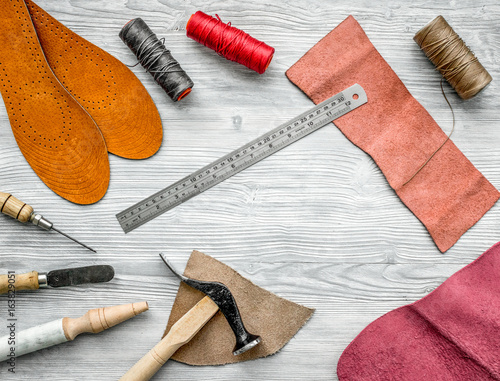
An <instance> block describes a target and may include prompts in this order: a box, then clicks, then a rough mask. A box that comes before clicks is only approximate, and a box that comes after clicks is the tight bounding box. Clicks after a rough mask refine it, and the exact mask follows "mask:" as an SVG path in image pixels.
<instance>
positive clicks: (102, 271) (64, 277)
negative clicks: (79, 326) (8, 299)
mask: <svg viewBox="0 0 500 381" xmlns="http://www.w3.org/2000/svg"><path fill="white" fill-rule="evenodd" d="M114 276H115V270H114V269H113V267H112V266H109V265H95V266H85V267H75V268H71V269H61V270H53V271H49V272H48V273H39V272H36V271H31V272H29V273H25V274H16V273H15V272H14V271H9V273H8V274H6V275H0V294H5V293H8V292H15V291H19V290H37V289H39V288H47V287H65V286H77V285H79V284H85V283H101V282H108V281H110V280H111V279H113V277H114Z"/></svg>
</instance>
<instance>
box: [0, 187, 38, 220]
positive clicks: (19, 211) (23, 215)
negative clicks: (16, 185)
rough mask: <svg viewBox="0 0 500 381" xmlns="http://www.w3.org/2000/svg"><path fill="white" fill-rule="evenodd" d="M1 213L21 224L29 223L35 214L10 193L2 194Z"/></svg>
mask: <svg viewBox="0 0 500 381" xmlns="http://www.w3.org/2000/svg"><path fill="white" fill-rule="evenodd" d="M0 211H1V212H2V213H3V214H6V215H8V216H11V217H12V218H15V219H16V220H19V221H21V222H28V221H29V220H30V217H31V214H32V213H33V208H32V207H31V206H29V205H28V204H25V203H24V202H22V201H20V200H18V199H17V198H15V197H14V196H12V195H11V194H10V193H3V192H0Z"/></svg>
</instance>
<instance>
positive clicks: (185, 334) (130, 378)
mask: <svg viewBox="0 0 500 381" xmlns="http://www.w3.org/2000/svg"><path fill="white" fill-rule="evenodd" d="M218 310H219V307H217V304H215V303H214V302H213V301H212V299H210V298H209V297H208V296H205V297H204V298H203V299H202V300H200V301H199V302H198V304H196V305H195V306H194V307H193V308H191V309H190V310H189V311H188V312H187V313H186V314H185V315H184V316H183V317H181V318H180V319H179V320H178V321H177V322H176V323H175V324H174V325H173V326H172V328H170V331H169V332H168V334H167V335H166V336H165V337H164V338H163V339H162V340H161V341H160V342H159V343H158V344H156V345H155V346H154V347H153V349H151V350H150V351H149V352H148V353H146V355H145V356H144V357H142V358H141V359H140V360H139V361H137V363H136V364H135V365H134V366H133V367H132V368H130V369H129V371H128V372H127V373H125V374H124V375H123V377H122V378H120V381H147V380H149V379H150V378H151V377H153V376H154V374H155V373H156V372H158V370H159V369H160V368H161V367H162V366H163V364H165V363H166V362H167V360H168V359H169V358H170V357H171V356H172V355H173V354H174V353H175V351H177V349H179V348H180V347H181V346H183V345H184V344H186V343H188V342H189V341H190V340H191V339H192V338H193V337H194V336H195V335H196V334H197V333H198V331H199V330H200V329H202V328H203V326H204V325H205V324H207V322H208V321H209V320H210V319H211V318H212V317H213V316H214V315H215V314H216V313H217V311H218Z"/></svg>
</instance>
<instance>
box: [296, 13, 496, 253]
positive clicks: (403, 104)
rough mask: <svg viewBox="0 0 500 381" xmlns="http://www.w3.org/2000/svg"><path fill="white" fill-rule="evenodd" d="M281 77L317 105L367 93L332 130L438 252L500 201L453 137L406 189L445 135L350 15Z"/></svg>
mask: <svg viewBox="0 0 500 381" xmlns="http://www.w3.org/2000/svg"><path fill="white" fill-rule="evenodd" d="M286 75H287V77H288V78H289V79H290V81H292V82H293V83H294V84H295V85H297V86H298V87H299V88H300V89H301V90H302V91H303V92H304V93H305V94H306V95H307V96H308V97H309V98H311V100H312V101H313V102H314V103H316V104H318V103H320V102H322V101H324V100H325V99H327V98H329V97H331V96H332V95H334V94H337V93H339V92H340V91H342V90H343V89H345V88H347V87H349V86H351V85H353V84H354V83H359V84H360V85H361V86H362V87H363V88H364V90H365V91H366V93H367V96H368V103H367V104H365V105H363V106H361V107H360V108H358V109H356V110H354V111H351V112H350V113H348V114H346V115H344V116H343V117H341V118H339V119H337V120H336V121H335V125H336V126H337V127H338V128H339V129H340V130H341V131H342V132H343V133H344V135H345V136H346V137H347V138H348V139H349V140H350V141H351V142H353V143H354V144H355V145H357V146H358V147H359V148H361V149H362V150H363V151H365V152H366V153H368V154H369V155H370V156H371V157H372V158H373V159H374V160H375V162H376V163H377V164H378V166H379V167H380V169H381V170H382V172H383V173H384V175H385V177H386V178H387V181H388V182H389V184H390V186H391V187H392V188H393V189H394V190H395V191H396V193H397V194H398V196H399V198H400V199H401V200H402V201H403V202H404V204H405V205H406V206H407V207H408V208H409V209H410V210H411V211H412V212H413V213H414V214H415V216H416V217H417V218H418V219H419V220H420V221H421V222H422V223H423V224H424V225H425V227H426V228H427V230H428V231H429V233H430V234H431V236H432V239H433V240H434V242H435V243H436V245H437V247H438V248H439V250H441V251H442V252H444V251H446V250H448V249H449V248H450V247H451V246H453V245H454V244H455V242H456V241H457V240H458V239H459V238H460V237H461V236H462V234H464V233H465V232H466V231H467V230H468V229H469V228H470V227H471V226H472V225H474V224H475V223H476V222H477V221H478V220H479V219H480V218H481V217H482V216H483V215H484V213H486V212H487V211H488V210H489V209H490V208H491V207H492V206H493V205H494V204H495V202H496V201H497V200H498V198H499V197H500V193H499V192H498V191H497V190H496V189H495V187H493V185H491V184H490V183H489V182H488V180H487V179H486V178H485V177H484V176H483V175H482V174H481V173H480V172H479V171H478V170H477V169H476V168H475V167H474V165H472V163H471V162H470V161H469V160H468V159H467V158H466V157H465V156H464V155H463V154H462V152H461V151H460V150H459V149H458V148H457V147H456V146H455V144H453V142H452V141H451V140H450V141H448V142H447V143H446V144H445V145H444V146H443V148H441V150H440V151H439V152H438V153H437V154H436V155H435V156H434V157H433V158H432V160H431V161H430V162H429V163H428V164H427V165H426V166H425V167H424V168H423V169H422V170H421V171H420V173H418V175H417V176H415V178H414V179H413V180H412V181H410V182H409V183H408V184H407V185H403V184H404V183H405V182H406V181H407V180H409V179H410V177H411V176H412V175H413V174H414V173H415V172H416V171H417V169H418V168H419V167H420V166H421V165H422V164H423V163H424V162H425V160H426V159H427V158H428V157H429V156H430V155H431V154H432V153H433V152H434V151H435V150H436V149H437V148H438V147H439V146H440V145H441V144H442V142H443V141H444V140H445V139H446V134H445V133H444V132H443V131H442V130H441V128H440V127H439V126H438V124H437V123H436V122H435V121H434V119H432V117H431V116H430V115H429V113H428V112H427V111H426V110H425V109H424V108H423V107H422V105H421V104H420V103H418V102H417V101H416V100H415V98H413V96H412V95H411V94H410V93H409V92H408V90H407V89H406V87H405V85H404V84H403V83H402V82H401V80H400V79H399V78H398V76H397V75H396V73H395V72H394V71H393V70H392V69H391V67H390V66H389V65H388V64H387V62H386V61H385V60H384V59H383V58H382V56H381V55H380V54H379V53H378V51H377V50H376V49H375V47H374V46H373V44H372V43H371V42H370V40H369V39H368V37H367V36H366V34H365V33H364V31H363V29H362V28H361V26H360V25H359V24H358V22H357V21H356V20H355V19H354V18H353V17H352V16H349V17H348V18H347V19H346V20H344V21H343V22H342V23H341V24H340V25H339V26H337V27H336V28H335V29H334V30H333V31H331V32H330V33H329V34H328V35H327V36H325V37H324V38H323V39H322V40H321V41H320V42H318V43H317V44H316V45H315V46H314V47H313V48H311V49H310V50H309V51H308V52H307V53H306V54H305V55H304V56H303V57H302V58H301V59H300V60H299V61H297V62H296V63H295V64H294V65H293V66H292V67H291V68H290V69H289V70H288V71H287V72H286ZM443 102H444V101H443Z"/></svg>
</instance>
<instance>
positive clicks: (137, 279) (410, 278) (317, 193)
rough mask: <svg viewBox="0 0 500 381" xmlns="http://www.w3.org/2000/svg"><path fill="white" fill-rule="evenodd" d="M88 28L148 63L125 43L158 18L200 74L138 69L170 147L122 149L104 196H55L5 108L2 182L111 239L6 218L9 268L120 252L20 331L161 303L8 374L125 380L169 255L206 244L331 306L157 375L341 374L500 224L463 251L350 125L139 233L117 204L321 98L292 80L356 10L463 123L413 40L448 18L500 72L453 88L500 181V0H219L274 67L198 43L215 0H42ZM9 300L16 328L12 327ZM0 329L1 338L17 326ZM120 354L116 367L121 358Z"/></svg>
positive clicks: (153, 312) (0, 322)
mask: <svg viewBox="0 0 500 381" xmlns="http://www.w3.org/2000/svg"><path fill="white" fill-rule="evenodd" d="M37 4H39V5H40V6H41V7H42V8H44V9H46V10H47V11H48V12H49V13H51V14H52V15H53V16H54V17H56V18H57V19H58V20H60V21H61V22H63V23H64V24H65V25H67V26H68V27H69V28H71V29H72V30H73V31H75V32H76V33H79V34H81V35H82V36H83V37H84V38H87V39H88V40H90V41H91V42H93V43H95V44H97V45H98V46H100V47H101V48H103V49H105V50H107V51H108V52H110V53H111V54H113V55H114V56H115V57H117V58H118V59H120V60H121V61H122V62H125V63H129V64H133V63H134V62H135V57H134V56H133V54H132V53H131V52H130V51H129V50H128V49H127V48H126V47H125V45H124V44H123V43H122V42H121V40H120V39H119V37H118V32H119V30H120V29H121V27H122V26H123V25H124V24H125V23H126V22H127V21H129V20H130V19H132V18H135V17H142V18H143V19H144V20H145V21H146V22H147V23H148V24H149V25H150V26H151V28H152V29H153V30H154V31H155V32H156V33H157V34H158V35H159V36H160V37H165V38H166V42H167V46H168V47H169V48H170V49H171V50H172V53H173V55H174V56H175V57H176V58H177V59H178V60H179V62H180V63H181V65H182V66H183V68H184V69H185V70H186V71H187V72H188V74H189V75H190V76H191V78H192V79H193V80H194V82H195V87H194V89H193V92H192V93H191V94H190V95H189V97H187V98H185V99H184V100H182V101H181V102H177V103H173V102H171V100H170V99H169V98H168V96H166V94H165V93H164V92H163V90H162V89H161V88H159V87H158V86H157V85H156V84H155V83H154V80H153V79H152V78H151V76H150V75H149V74H148V73H145V72H144V70H143V69H142V68H140V67H135V68H133V69H132V70H133V71H134V72H135V73H136V75H137V76H138V77H139V79H140V80H141V81H142V82H143V84H144V85H145V86H146V88H147V89H148V91H149V92H150V94H151V96H152V97H153V99H154V101H155V103H156V105H157V107H158V109H159V111H160V115H161V116H162V120H163V123H164V131H165V138H164V142H163V146H162V148H161V149H160V151H159V152H158V153H157V154H156V155H155V156H154V157H152V158H150V159H148V160H144V161H130V160H124V159H121V158H118V157H116V156H113V155H110V165H111V182H110V187H109V190H108V192H107V194H106V196H105V197H104V199H103V200H101V201H100V202H99V203H97V204H95V205H90V206H85V207H83V206H80V205H75V204H71V203H68V202H66V201H64V200H63V199H61V198H59V197H58V196H56V195H55V194H54V193H52V192H51V191H50V190H49V189H48V188H47V187H46V186H45V185H44V184H43V183H42V182H41V181H40V180H39V179H38V177H37V176H36V175H35V174H34V172H33V171H32V170H31V168H30V167H29V165H28V164H27V163H26V161H25V159H24V158H23V156H22V154H21V153H20V151H19V149H18V148H17V145H16V143H15V140H14V138H13V135H12V131H11V130H10V127H9V122H8V117H7V113H6V112H5V108H4V107H3V106H1V107H0V125H1V126H2V128H0V144H1V146H2V150H1V151H0V162H1V163H2V166H0V191H3V192H10V193H12V194H14V195H15V196H16V197H18V198H19V199H21V200H24V201H26V202H29V203H30V204H31V205H32V206H33V207H34V208H35V210H36V211H37V212H39V213H41V214H43V215H44V216H45V217H46V218H48V219H49V220H51V221H52V222H54V224H55V226H56V227H58V228H59V229H61V230H63V231H64V232H66V233H68V234H70V235H72V236H74V237H75V238H77V239H79V240H81V241H82V242H84V243H85V244H87V245H89V246H91V247H93V248H95V249H97V251H98V254H94V253H91V252H88V251H86V250H85V249H83V248H80V247H79V246H76V245H75V244H74V243H72V242H71V241H69V240H67V239H65V238H64V237H61V236H59V235H58V234H57V233H55V232H45V231H42V230H40V229H38V228H36V227H34V226H23V225H21V224H19V223H18V222H16V221H14V220H12V219H10V218H9V217H7V216H4V215H0V224H1V233H0V272H1V273H5V272H6V271H8V270H15V271H16V272H18V273H21V272H27V271H31V270H38V271H47V270H52V269H56V268H64V267H76V266H86V265H90V264H101V263H108V264H111V265H113V266H114V267H115V270H116V278H115V279H114V280H113V281H111V282H110V283H107V284H101V285H84V286H79V287H69V288H64V289H57V290H54V289H52V290H40V291H38V292H25V293H19V294H18V295H17V298H16V303H17V304H16V313H17V314H18V319H19V320H18V326H19V329H23V328H28V327H30V326H33V325H36V324H39V323H43V322H47V321H50V320H53V319H55V318H58V317H62V316H70V317H75V316H79V315H80V314H82V313H83V312H85V311H86V310H87V309H90V308H95V307H98V306H105V305H114V304H121V303H129V302H134V301H140V300H147V301H148V302H149V304H150V311H148V312H146V313H144V314H142V315H140V316H138V317H136V318H134V319H132V320H130V321H128V322H125V323H123V324H121V325H119V326H117V327H114V328H113V329H110V330H108V331H105V332H103V333H101V334H99V335H82V336H81V337H78V338H77V339H76V340H75V341H73V342H69V343H66V344H63V345H60V346H58V347H53V348H49V349H46V350H43V351H40V352H37V353H33V354H30V355H27V356H24V357H21V358H19V359H17V364H16V366H17V368H16V374H15V375H10V374H7V366H6V364H0V373H1V374H2V379H4V376H3V375H4V374H5V375H6V376H5V378H6V379H8V380H10V379H16V380H17V379H19V380H30V379H34V378H35V377H37V378H41V379H50V380H54V381H67V380H68V379H70V380H87V379H88V380H95V381H99V380H111V379H118V378H119V377H120V376H121V375H123V374H124V373H125V372H126V371H127V370H128V369H129V368H130V367H131V366H132V365H133V364H134V363H135V362H136V361H137V360H138V359H139V358H140V357H141V356H142V355H143V354H145V353H146V352H147V351H148V350H149V349H150V348H151V347H152V346H153V345H154V344H156V342H157V341H158V340H159V339H160V337H161V335H162V333H163V329H164V327H165V325H166V322H167V319H168V315H169V312H170V309H171V307H172V304H173V300H174V297H175V294H176V291H177V287H178V281H177V279H175V278H174V277H173V276H172V275H171V274H169V272H168V271H167V269H166V268H165V267H164V266H163V265H162V263H161V261H160V258H159V256H158V253H159V252H164V253H165V254H166V255H167V256H168V257H169V258H170V259H171V260H172V262H173V263H174V264H175V265H176V266H177V267H178V268H183V266H184V265H185V263H186V261H187V259H188V257H189V254H190V252H191V251H192V250H193V249H197V250H200V251H202V252H205V253H206V254H209V255H212V256H214V257H216V258H217V259H219V260H221V261H223V262H225V263H226V264H228V265H230V266H232V267H233V268H235V269H236V270H237V271H239V272H240V273H241V274H242V275H243V276H246V277H248V278H249V279H251V280H252V281H253V282H254V283H256V284H258V285H259V286H262V287H264V288H266V289H268V290H270V291H272V292H275V293H276V294H278V295H280V296H282V297H285V298H288V299H290V300H293V301H295V302H297V303H301V304H304V305H307V306H308V307H312V308H316V309H317V311H316V313H315V314H314V316H313V318H312V319H311V320H310V321H309V322H308V323H307V324H306V326H305V327H304V328H303V329H302V330H300V331H299V333H298V334H297V335H296V336H295V337H294V338H293V339H292V340H291V341H290V343H288V344H287V345H286V346H285V347H284V348H283V350H282V351H281V352H279V353H278V354H276V355H274V356H270V357H268V358H265V359H260V360H256V361H252V362H249V363H240V364H232V365H227V366H223V367H191V366H186V365H184V364H180V363H175V362H170V363H168V364H167V365H166V366H165V367H164V369H162V370H161V371H160V372H159V373H158V375H157V376H156V377H155V379H158V380H160V379H176V380H193V379H203V380H234V379H245V380H332V379H336V364H337V361H338V358H339V357H340V355H341V353H342V351H343V349H344V348H345V347H346V346H347V345H348V344H349V342H350V341H351V340H352V339H354V337H355V336H356V335H357V334H358V333H359V332H360V331H361V330H362V329H363V328H364V327H365V326H366V325H368V324H369V323H370V322H371V321H373V320H375V319H376V318H378V317H379V316H381V315H383V314H384V313H386V312H388V311H390V310H392V309H394V308H397V307H399V306H402V305H405V304H408V303H411V302H413V301H416V300H418V299H420V298H422V297H423V296H425V295H426V294H428V293H429V292H430V291H432V290H433V289H434V288H435V287H437V286H438V285H439V284H441V283H442V282H443V281H444V280H445V279H446V278H447V277H449V276H450V275H451V274H453V273H454V272H456V271H457V270H459V269H460V268H462V267H464V266H465V265H467V264H468V263H470V262H471V261H473V260H474V259H475V258H477V257H478V256H479V255H480V254H481V253H482V252H483V251H484V250H486V249H487V248H488V247H490V246H491V245H493V244H494V243H495V242H496V240H497V237H499V236H500V226H499V224H498V213H499V206H498V205H495V206H494V207H493V208H492V209H491V210H490V211H489V212H488V213H487V214H486V215H485V216H484V217H483V218H482V219H481V220H480V221H479V222H478V223H477V224H476V225H475V226H474V227H473V228H472V229H470V230H469V231H468V232H467V233H466V234H464V236H463V237H462V238H461V239H460V240H459V241H458V243H457V244H456V245H455V246H454V247H452V248H451V249H450V250H449V251H448V252H446V253H445V254H441V253H439V251H438V250H437V248H436V247H435V245H434V243H433V242H432V240H431V238H430V237H429V234H428V233H427V231H426V230H425V228H424V226H423V225H422V224H421V223H420V222H419V221H418V220H417V219H416V218H415V216H414V215H413V214H412V213H411V212H410V211H409V210H408V209H407V208H406V207H405V206H404V205H403V204H402V202H401V201H400V200H399V199H398V197H397V196H396V195H395V193H394V191H393V190H392V189H391V188H390V187H389V185H388V184H387V181H386V180H385V178H384V176H383V175H382V173H381V172H380V170H379V169H378V168H377V166H376V164H375V163H374V162H373V160H372V159H371V158H370V157H369V156H368V155H366V154H365V153H363V152H362V151H361V150H359V149H358V148H357V147H355V146H354V145H353V144H351V143H350V142H349V141H348V140H347V139H346V138H345V137H344V136H343V134H342V133H341V132H340V131H339V130H338V129H336V128H335V127H334V126H333V125H331V126H328V127H325V128H323V129H322V130H320V131H318V132H316V133H314V134H313V135H311V136H309V137H307V138H305V139H303V140H301V141H300V142H298V143H296V144H294V145H292V146H291V147H288V148H286V149H285V150H283V151H281V152H280V153H278V154H276V155H274V156H273V157H271V158H269V159H266V160H265V161H263V162H261V163H259V164H257V165H255V166H254V167H252V168H249V169H248V170H246V171H245V172H244V173H242V174H239V175H237V176H235V177H233V178H231V179H229V180H227V181H226V182H224V183H222V184H219V185H218V186H216V187H214V188H212V189H211V190H209V191H207V192H206V193H204V194H202V195H200V196H198V197H197V198H195V199H193V200H190V201H189V202H187V203H185V204H184V205H182V206H180V207H178V208H175V209H174V210H172V211H169V212H168V213H166V214H164V215H163V216H162V217H160V218H158V219H157V220H155V221H153V222H151V223H149V224H147V225H145V226H143V227H141V228H139V229H138V230H136V231H134V232H132V233H130V234H127V235H125V234H124V233H123V232H122V230H121V228H120V226H119V225H118V223H117V221H116V219H115V214H116V213H118V212H119V211H121V210H123V209H125V208H126V207H129V206H131V205H132V204H133V203H135V202H136V201H139V200H141V199H142V198H144V197H146V196H149V195H151V194H152V193H154V192H156V191H158V190H160V189H162V188H164V187H165V186H167V185H169V184H170V183H172V182H174V181H176V180H178V179H180V178H182V177H183V176H185V175H187V174H189V173H191V172H192V171H194V170H196V169H198V168H201V167H202V166H203V165H205V164H208V163H210V162H211V161H213V160H215V159H217V158H218V157H220V156H222V155H224V154H225V153H228V152H229V151H231V150H232V149H234V148H236V147H238V146H240V145H242V144H244V143H246V142H248V141H249V140H251V139H253V138H254V137H257V136H259V135H260V134H262V133H264V132H266V131H268V130H270V129H271V128H273V127H274V126H276V125H278V124H280V123H283V122H285V121H286V120H288V119H290V118H291V117H293V116H295V115H297V114H298V113H299V111H301V110H306V109H308V108H309V107H311V106H312V103H311V102H310V101H309V100H308V99H307V98H306V96H305V95H304V94H303V93H302V92H301V91H300V90H298V89H297V88H296V87H295V86H294V85H293V84H291V83H290V82H289V81H288V80H287V79H286V77H285V75H284V72H285V70H286V69H287V68H288V67H289V66H290V65H292V64H293V63H294V62H296V60H297V59H299V58H300V57H301V56H302V55H303V54H304V53H305V52H306V51H307V50H308V49H309V48H310V47H312V46H313V45H314V44H315V43H316V42H317V41H319V40H320V39H321V38H322V37H323V36H324V35H325V34H326V33H328V32H329V31H330V30H331V29H332V28H334V27H335V26H336V25H337V24H338V23H339V22H341V21H342V20H343V19H344V18H345V17H347V16H348V15H349V14H352V15H354V16H355V17H356V18H357V19H358V21H359V22H360V23H361V25H362V26H363V28H364V29H365V31H366V33H367V35H368V36H369V38H370V39H371V40H372V42H373V43H374V45H375V46H376V48H377V49H378V50H379V51H380V53H381V54H382V55H383V57H384V58H385V59H386V60H387V61H388V63H389V64H390V65H391V67H392V68H393V69H394V70H395V72H396V73H397V74H398V76H399V77H400V78H401V79H402V80H403V82H404V83H405V84H406V86H407V87H408V89H409V90H410V92H411V93H412V94H413V95H414V96H415V97H416V99H417V100H418V101H419V102H421V103H422V105H423V106H424V107H425V108H426V109H427V110H428V111H429V112H430V114H431V115H432V116H433V117H434V118H435V119H436V121H437V122H438V123H439V124H440V125H441V126H442V128H443V129H444V130H445V131H449V130H450V128H451V114H450V111H449V109H448V106H447V104H446V102H445V101H444V99H443V97H442V95H441V90H440V88H439V81H440V75H439V74H438V73H437V72H435V70H434V68H433V66H432V64H431V63H430V62H429V61H428V60H427V58H426V57H425V56H424V54H423V53H422V52H420V50H419V48H418V46H417V45H416V44H415V43H414V42H413V40H412V38H413V35H414V34H415V32H416V31H417V30H418V29H420V28H421V27H422V26H423V25H425V24H426V23H427V22H428V21H430V20H431V19H433V18H434V17H435V16H437V15H438V14H442V15H443V16H444V17H445V18H446V19H447V20H448V21H449V22H450V24H451V25H452V26H453V27H455V30H456V31H457V32H458V33H459V34H460V35H461V36H462V37H463V38H464V40H465V41H466V43H467V44H468V45H470V46H471V47H472V48H473V50H474V51H475V53H476V54H477V55H478V57H479V58H480V60H481V62H482V63H483V65H484V66H485V67H487V69H488V70H489V71H490V73H491V75H492V76H493V78H494V79H495V80H494V81H493V82H492V83H491V85H490V86H489V87H488V88H487V89H486V90H485V91H484V92H482V93H481V94H480V95H479V96H477V97H476V98H473V99H471V100H469V101H462V100H460V99H459V98H458V96H456V94H455V93H454V92H453V90H452V89H451V88H450V87H449V86H448V85H445V89H446V92H447V94H448V96H449V99H450V101H451V103H452V105H453V107H454V110H455V115H456V118H457V125H456V129H455V132H454V135H453V137H452V139H453V141H454V142H455V144H456V145H457V146H458V147H459V148H460V149H461V150H462V152H464V154H465V155H466V156H467V157H468V158H469V159H470V160H471V161H472V163H473V164H474V165H475V166H476V167H477V168H478V169H479V170H480V171H481V172H482V173H483V174H484V175H485V176H486V177H487V178H488V179H489V180H490V181H491V182H492V184H493V185H494V186H496V187H497V188H498V187H499V186H500V172H499V171H498V164H497V163H498V162H500V148H499V145H498V141H499V139H500V130H499V129H498V125H499V121H500V116H499V114H498V106H499V105H500V98H499V95H498V94H499V93H500V91H499V88H498V86H499V85H498V84H497V81H496V79H498V78H499V77H500V67H499V65H498V62H499V61H500V56H499V53H498V52H499V51H500V30H499V28H498V20H499V19H500V7H499V5H498V1H496V0H485V1H482V2H480V3H478V2H474V1H472V0H463V1H460V2H457V1H451V2H450V1H444V0H437V1H429V0H416V1H412V2H405V1H400V0H398V1H392V2H372V1H367V0H362V1H358V2H355V3H353V2H349V1H346V0H339V1H335V2H325V1H321V0H296V1H294V2H271V1H266V0H256V1H253V2H241V1H237V0H226V1H221V0H210V1H209V2H205V3H204V5H203V9H202V10H204V11H206V12H207V13H211V14H215V13H218V14H219V15H220V16H221V17H222V19H223V20H224V21H232V23H233V25H235V26H237V27H239V28H241V29H243V30H245V31H247V32H248V33H250V34H251V35H253V36H255V37H257V38H260V39H262V40H263V41H265V42H266V43H268V44H270V45H271V46H273V47H275V48H276V55H275V57H274V59H273V62H272V64H271V66H270V67H269V69H268V71H267V72H266V73H265V74H264V75H261V76H259V75H257V74H256V73H254V72H251V71H249V70H248V69H246V68H245V67H243V66H241V65H237V64H235V63H232V62H229V61H227V60H224V59H223V58H221V57H219V56H217V55H216V54H215V53H214V52H212V51H210V50H208V49H207V48H205V47H203V46H201V45H199V44H197V43H196V42H194V41H192V40H190V39H188V38H186V36H185V24H186V22H187V20H188V18H189V16H190V15H191V14H192V13H194V12H195V11H196V10H198V9H200V8H198V6H199V4H196V3H193V2H176V1H167V0H160V1H157V0H128V1H109V2H102V1H97V0H60V1H50V0H39V1H38V2H37ZM6 303H7V301H6V298H5V297H3V298H0V326H1V327H5V326H6V319H7V316H6V312H5V311H6ZM2 332H3V331H2V329H0V336H1V335H2ZM104 354H105V355H106V356H107V358H109V362H108V363H107V365H106V366H104V365H103V362H102V358H103V355H104Z"/></svg>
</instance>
